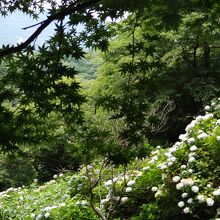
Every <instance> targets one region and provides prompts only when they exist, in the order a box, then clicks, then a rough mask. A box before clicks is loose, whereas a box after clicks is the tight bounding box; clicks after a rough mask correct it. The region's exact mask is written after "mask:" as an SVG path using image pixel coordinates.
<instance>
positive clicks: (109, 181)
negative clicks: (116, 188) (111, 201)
mask: <svg viewBox="0 0 220 220" xmlns="http://www.w3.org/2000/svg"><path fill="white" fill-rule="evenodd" d="M112 184H113V181H112V180H108V181H107V182H105V183H104V185H105V186H111V185H112Z"/></svg>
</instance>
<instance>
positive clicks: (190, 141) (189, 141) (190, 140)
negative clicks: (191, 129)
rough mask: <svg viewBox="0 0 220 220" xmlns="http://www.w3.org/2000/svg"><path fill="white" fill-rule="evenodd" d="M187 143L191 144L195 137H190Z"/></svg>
mask: <svg viewBox="0 0 220 220" xmlns="http://www.w3.org/2000/svg"><path fill="white" fill-rule="evenodd" d="M187 142H188V144H192V143H194V142H195V138H193V137H191V138H189V139H188V140H187Z"/></svg>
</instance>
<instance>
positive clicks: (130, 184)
mask: <svg viewBox="0 0 220 220" xmlns="http://www.w3.org/2000/svg"><path fill="white" fill-rule="evenodd" d="M134 184H135V180H130V181H128V183H127V185H128V186H132V185H134Z"/></svg>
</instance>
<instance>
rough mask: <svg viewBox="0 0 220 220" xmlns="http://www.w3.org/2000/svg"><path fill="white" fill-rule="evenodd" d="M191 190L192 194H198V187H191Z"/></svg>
mask: <svg viewBox="0 0 220 220" xmlns="http://www.w3.org/2000/svg"><path fill="white" fill-rule="evenodd" d="M191 190H192V191H193V192H194V193H197V192H199V187H198V186H192V187H191Z"/></svg>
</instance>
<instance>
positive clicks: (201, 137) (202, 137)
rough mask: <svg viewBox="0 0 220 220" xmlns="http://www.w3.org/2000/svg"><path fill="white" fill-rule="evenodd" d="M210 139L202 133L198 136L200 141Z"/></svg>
mask: <svg viewBox="0 0 220 220" xmlns="http://www.w3.org/2000/svg"><path fill="white" fill-rule="evenodd" d="M207 137H208V135H207V134H206V133H205V132H204V133H201V134H199V135H198V136H197V138H198V139H206V138H207Z"/></svg>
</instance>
